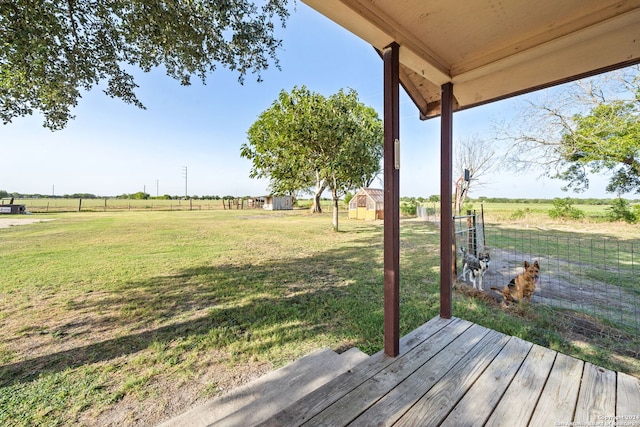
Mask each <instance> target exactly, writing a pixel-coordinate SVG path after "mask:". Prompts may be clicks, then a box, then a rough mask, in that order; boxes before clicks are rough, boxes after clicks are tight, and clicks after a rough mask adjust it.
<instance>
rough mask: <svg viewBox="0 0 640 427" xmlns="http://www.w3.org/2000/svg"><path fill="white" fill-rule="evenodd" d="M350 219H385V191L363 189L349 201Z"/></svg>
mask: <svg viewBox="0 0 640 427" xmlns="http://www.w3.org/2000/svg"><path fill="white" fill-rule="evenodd" d="M349 219H373V220H375V219H384V191H383V190H381V189H378V188H361V189H360V190H359V191H358V192H357V193H356V195H355V196H353V198H352V199H351V200H350V201H349Z"/></svg>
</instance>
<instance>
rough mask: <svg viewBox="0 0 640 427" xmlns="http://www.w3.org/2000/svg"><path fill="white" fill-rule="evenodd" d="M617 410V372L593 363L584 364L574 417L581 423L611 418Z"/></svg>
mask: <svg viewBox="0 0 640 427" xmlns="http://www.w3.org/2000/svg"><path fill="white" fill-rule="evenodd" d="M615 412H616V373H615V372H613V371H610V370H608V369H604V368H601V367H599V366H595V365H592V364H591V363H585V364H584V373H583V374H582V385H581V387H580V393H579V394H578V404H577V405H576V413H575V416H574V419H575V421H576V422H577V423H579V424H586V423H591V422H593V421H600V422H603V420H606V419H610V420H613V419H614V418H610V417H615Z"/></svg>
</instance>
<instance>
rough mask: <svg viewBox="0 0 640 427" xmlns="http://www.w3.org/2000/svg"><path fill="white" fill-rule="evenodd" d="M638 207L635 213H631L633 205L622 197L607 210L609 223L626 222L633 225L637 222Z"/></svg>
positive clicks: (635, 208)
mask: <svg viewBox="0 0 640 427" xmlns="http://www.w3.org/2000/svg"><path fill="white" fill-rule="evenodd" d="M637 210H638V209H637V205H636V206H635V207H634V211H631V205H630V204H629V201H628V200H625V199H623V198H621V197H619V198H617V199H616V200H614V201H613V203H611V206H610V207H608V208H607V218H608V219H609V221H624V222H628V223H629V224H632V223H634V222H636V221H637V218H638V217H637V215H636V214H635V211H637Z"/></svg>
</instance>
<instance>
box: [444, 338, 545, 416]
mask: <svg viewBox="0 0 640 427" xmlns="http://www.w3.org/2000/svg"><path fill="white" fill-rule="evenodd" d="M531 347H533V344H531V343H529V342H526V341H524V340H521V339H519V338H514V337H509V338H508V341H507V344H506V345H505V346H504V348H503V349H502V351H500V353H499V354H498V355H497V356H496V358H495V359H494V360H493V361H492V363H491V364H490V365H489V367H488V368H487V369H486V370H485V371H484V372H483V373H482V375H481V376H480V377H479V378H478V380H477V381H476V382H475V384H473V386H472V387H471V388H470V389H469V391H468V392H467V393H466V394H465V395H464V397H463V398H462V399H461V400H460V401H459V402H458V404H457V405H456V406H455V407H454V408H453V410H452V411H451V413H450V414H449V415H448V416H447V418H445V419H444V421H443V422H442V426H446V427H457V426H473V425H482V424H484V423H485V422H486V420H487V419H488V418H489V416H490V415H491V412H492V411H493V408H495V406H496V405H497V403H498V401H499V400H500V398H501V397H502V395H503V394H504V391H505V390H506V389H507V387H508V386H509V384H510V383H511V381H512V379H513V377H514V376H515V375H516V373H517V372H518V369H520V366H521V365H522V362H523V361H524V359H525V358H526V357H527V354H529V351H530V350H531ZM445 386H446V384H445Z"/></svg>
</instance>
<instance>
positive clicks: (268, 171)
mask: <svg viewBox="0 0 640 427" xmlns="http://www.w3.org/2000/svg"><path fill="white" fill-rule="evenodd" d="M247 136H248V142H247V143H245V144H243V145H242V148H241V155H242V156H243V157H245V158H247V159H250V160H251V161H252V162H253V167H252V169H251V177H252V178H268V179H269V180H270V187H271V190H272V191H273V192H274V193H275V194H295V193H296V192H310V193H314V196H315V197H314V201H315V202H314V208H313V210H314V211H321V208H320V204H319V200H320V196H321V194H322V192H323V191H324V190H325V189H330V190H331V193H332V198H333V200H334V227H335V228H337V201H338V198H339V197H341V196H342V195H343V194H344V193H345V192H347V191H349V190H352V189H355V188H358V187H361V186H366V185H368V184H369V183H370V182H371V181H372V180H373V178H374V177H375V176H376V175H377V174H378V173H379V172H380V167H381V165H380V160H381V158H382V144H383V128H382V121H381V120H380V118H379V117H378V114H377V113H376V111H375V110H374V109H373V108H371V107H367V106H365V105H364V104H362V103H361V102H359V101H358V94H357V93H356V91H355V90H352V89H350V90H347V91H345V90H340V91H339V92H338V93H336V94H334V95H331V96H329V97H324V96H323V95H321V94H319V93H315V92H311V91H310V90H309V89H307V88H306V87H305V86H302V87H297V86H296V87H294V88H293V90H292V91H291V92H286V91H284V90H283V91H281V92H280V95H279V97H278V99H277V100H276V101H274V102H273V104H272V105H271V107H269V108H268V109H267V110H265V111H264V112H263V113H262V114H260V116H259V117H258V120H256V122H255V123H254V124H253V125H252V126H251V127H250V128H249V130H248V132H247Z"/></svg>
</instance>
